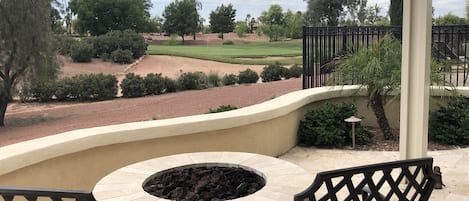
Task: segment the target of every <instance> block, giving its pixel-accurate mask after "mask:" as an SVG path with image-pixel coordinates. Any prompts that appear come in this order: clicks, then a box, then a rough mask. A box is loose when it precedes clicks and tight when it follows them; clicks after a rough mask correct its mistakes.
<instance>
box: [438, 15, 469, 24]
mask: <svg viewBox="0 0 469 201" xmlns="http://www.w3.org/2000/svg"><path fill="white" fill-rule="evenodd" d="M435 24H436V25H462V24H466V19H464V18H462V17H458V16H456V15H454V14H453V13H448V14H446V15H443V16H440V17H438V18H436V20H435Z"/></svg>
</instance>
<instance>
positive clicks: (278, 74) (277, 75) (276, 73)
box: [261, 62, 289, 82]
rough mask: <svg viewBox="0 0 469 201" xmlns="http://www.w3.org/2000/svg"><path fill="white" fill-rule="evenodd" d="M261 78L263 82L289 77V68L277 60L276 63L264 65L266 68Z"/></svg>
mask: <svg viewBox="0 0 469 201" xmlns="http://www.w3.org/2000/svg"><path fill="white" fill-rule="evenodd" d="M261 78H262V81H263V82H272V81H278V80H281V79H282V78H289V73H288V69H287V68H285V67H283V66H281V65H280V63H278V62H276V63H275V64H270V65H268V66H266V67H264V70H263V71H262V73H261Z"/></svg>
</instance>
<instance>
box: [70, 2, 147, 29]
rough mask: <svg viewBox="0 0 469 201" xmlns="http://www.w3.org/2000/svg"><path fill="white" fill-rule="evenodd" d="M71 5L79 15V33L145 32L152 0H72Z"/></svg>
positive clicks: (72, 9)
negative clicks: (129, 30)
mask: <svg viewBox="0 0 469 201" xmlns="http://www.w3.org/2000/svg"><path fill="white" fill-rule="evenodd" d="M69 7H70V9H71V11H72V12H73V13H74V14H76V15H77V21H76V28H77V29H78V30H77V31H78V32H79V33H86V32H89V33H90V34H91V35H102V34H105V33H107V32H109V31H113V30H126V29H131V30H134V31H136V32H144V31H145V29H146V26H148V25H149V20H150V13H149V9H150V8H151V7H152V4H151V1H150V0H119V1H116V0H71V1H70V3H69Z"/></svg>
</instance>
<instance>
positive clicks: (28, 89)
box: [20, 74, 117, 102]
mask: <svg viewBox="0 0 469 201" xmlns="http://www.w3.org/2000/svg"><path fill="white" fill-rule="evenodd" d="M116 95H117V78H116V76H114V75H104V74H88V75H78V76H74V77H69V78H64V79H61V80H58V81H50V80H33V81H31V82H30V83H29V84H25V85H23V87H22V89H21V91H20V98H21V101H23V102H28V101H33V100H38V101H41V102H47V101H51V100H53V99H56V100H58V101H102V100H109V99H112V98H114V97H115V96H116Z"/></svg>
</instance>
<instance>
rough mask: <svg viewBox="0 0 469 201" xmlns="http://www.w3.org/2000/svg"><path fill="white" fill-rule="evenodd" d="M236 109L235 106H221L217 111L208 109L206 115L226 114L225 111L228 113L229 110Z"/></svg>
mask: <svg viewBox="0 0 469 201" xmlns="http://www.w3.org/2000/svg"><path fill="white" fill-rule="evenodd" d="M236 109H238V108H237V107H236V106H232V105H221V106H220V107H218V108H217V109H210V110H209V111H208V113H220V112H226V111H230V110H236Z"/></svg>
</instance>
